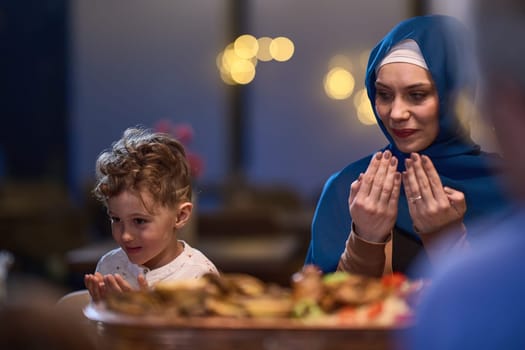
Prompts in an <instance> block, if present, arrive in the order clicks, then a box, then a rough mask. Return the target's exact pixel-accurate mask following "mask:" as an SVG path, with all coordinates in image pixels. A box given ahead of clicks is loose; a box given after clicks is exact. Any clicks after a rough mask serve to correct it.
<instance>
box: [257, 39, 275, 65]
mask: <svg viewBox="0 0 525 350" xmlns="http://www.w3.org/2000/svg"><path fill="white" fill-rule="evenodd" d="M257 43H258V44H259V50H257V59H258V60H259V61H262V62H268V61H271V60H272V54H271V53H270V44H271V43H272V38H270V37H267V36H263V37H261V38H259V39H257Z"/></svg>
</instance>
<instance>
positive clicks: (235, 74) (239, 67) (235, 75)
mask: <svg viewBox="0 0 525 350" xmlns="http://www.w3.org/2000/svg"><path fill="white" fill-rule="evenodd" d="M231 77H232V79H233V81H235V82H236V83H238V84H248V83H250V82H251V81H252V80H253V78H255V65H254V64H253V62H252V61H250V60H243V59H240V60H237V61H235V62H233V64H232V66H231Z"/></svg>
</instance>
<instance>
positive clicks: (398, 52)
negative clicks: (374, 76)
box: [376, 39, 428, 73]
mask: <svg viewBox="0 0 525 350" xmlns="http://www.w3.org/2000/svg"><path fill="white" fill-rule="evenodd" d="M387 63H411V64H415V65H416V66H420V67H421V68H425V69H426V70H428V66H427V63H426V62H425V59H424V58H423V54H422V53H421V50H420V49H419V46H418V44H417V43H416V42H415V41H414V40H412V39H407V40H403V41H401V42H399V43H397V44H396V45H394V47H392V49H390V51H389V52H388V54H387V55H386V56H385V58H383V60H382V61H381V63H379V64H378V65H377V68H376V73H377V71H378V70H379V68H381V67H382V66H384V65H385V64H387Z"/></svg>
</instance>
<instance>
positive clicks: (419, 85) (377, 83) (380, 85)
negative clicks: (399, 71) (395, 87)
mask: <svg viewBox="0 0 525 350" xmlns="http://www.w3.org/2000/svg"><path fill="white" fill-rule="evenodd" d="M375 85H376V87H382V88H386V89H391V87H390V86H388V85H386V84H384V83H382V82H380V81H376V83H375ZM432 86H433V85H432V84H431V83H426V82H420V83H414V84H410V85H408V86H404V87H403V88H404V89H413V88H420V87H432Z"/></svg>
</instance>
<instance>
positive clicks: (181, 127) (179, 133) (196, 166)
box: [153, 119, 204, 179]
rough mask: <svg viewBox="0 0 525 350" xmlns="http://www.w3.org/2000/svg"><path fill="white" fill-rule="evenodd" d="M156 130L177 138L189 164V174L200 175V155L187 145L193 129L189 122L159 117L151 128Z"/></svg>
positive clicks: (191, 139)
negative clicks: (172, 120) (175, 122)
mask: <svg viewBox="0 0 525 350" xmlns="http://www.w3.org/2000/svg"><path fill="white" fill-rule="evenodd" d="M153 129H154V130H155V131H156V132H162V133H165V134H169V135H171V136H173V137H175V138H176V139H177V140H179V142H180V143H182V144H183V145H184V148H185V150H186V159H188V163H189V165H190V170H191V175H192V176H193V178H194V179H197V178H199V177H200V176H202V174H203V172H204V160H203V159H202V157H201V156H200V155H198V154H196V153H194V152H192V151H190V150H189V145H190V144H191V142H192V141H193V136H194V131H193V127H192V126H191V124H188V123H178V124H174V123H173V122H171V121H170V120H168V119H161V120H159V121H157V122H156V123H155V126H154V128H153Z"/></svg>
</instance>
